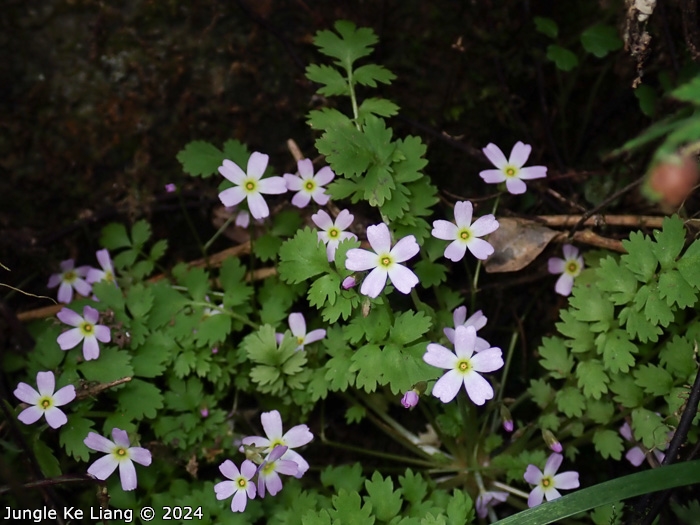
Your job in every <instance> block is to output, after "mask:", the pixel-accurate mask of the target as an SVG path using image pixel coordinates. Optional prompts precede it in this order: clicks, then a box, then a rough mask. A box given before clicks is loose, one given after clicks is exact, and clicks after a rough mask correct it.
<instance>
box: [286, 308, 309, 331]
mask: <svg viewBox="0 0 700 525" xmlns="http://www.w3.org/2000/svg"><path fill="white" fill-rule="evenodd" d="M289 328H290V330H291V331H292V335H294V336H295V337H304V336H305V335H306V321H305V320H304V316H303V315H302V314H300V313H299V312H294V313H291V314H289Z"/></svg>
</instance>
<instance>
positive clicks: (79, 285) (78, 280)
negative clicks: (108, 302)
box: [47, 259, 92, 304]
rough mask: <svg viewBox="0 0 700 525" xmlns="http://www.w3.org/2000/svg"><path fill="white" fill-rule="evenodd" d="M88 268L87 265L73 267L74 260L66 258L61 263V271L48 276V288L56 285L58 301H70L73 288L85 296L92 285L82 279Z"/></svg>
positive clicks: (66, 302) (88, 293)
mask: <svg viewBox="0 0 700 525" xmlns="http://www.w3.org/2000/svg"><path fill="white" fill-rule="evenodd" d="M89 269H90V267H89V266H79V267H78V268H75V261H73V259H66V260H65V261H63V262H62V263H61V272H60V273H55V274H53V275H52V276H50V277H49V283H48V285H47V286H48V287H49V288H56V287H57V286H58V302H59V303H65V304H68V303H70V302H71V301H72V300H73V290H75V291H76V292H78V293H79V294H80V295H84V296H85V297H87V296H88V295H90V292H91V291H92V286H90V285H89V284H88V283H87V282H86V281H85V279H84V278H85V277H86V276H87V274H88V270H89ZM59 285H60V286H59Z"/></svg>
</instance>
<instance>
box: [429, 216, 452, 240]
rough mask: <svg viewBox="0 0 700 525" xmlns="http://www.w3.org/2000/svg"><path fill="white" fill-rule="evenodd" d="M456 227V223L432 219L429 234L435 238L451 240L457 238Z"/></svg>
mask: <svg viewBox="0 0 700 525" xmlns="http://www.w3.org/2000/svg"><path fill="white" fill-rule="evenodd" d="M458 229H459V228H457V226H456V225H454V224H452V223H451V222H448V221H443V220H437V221H433V231H431V232H430V235H432V236H433V237H435V238H437V239H442V240H443V241H453V240H455V239H456V238H457V230H458Z"/></svg>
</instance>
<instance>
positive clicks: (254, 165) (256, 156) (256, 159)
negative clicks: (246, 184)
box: [247, 151, 270, 179]
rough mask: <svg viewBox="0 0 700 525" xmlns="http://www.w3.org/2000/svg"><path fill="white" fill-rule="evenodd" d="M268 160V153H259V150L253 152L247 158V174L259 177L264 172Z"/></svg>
mask: <svg viewBox="0 0 700 525" xmlns="http://www.w3.org/2000/svg"><path fill="white" fill-rule="evenodd" d="M269 160H270V157H269V156H268V155H265V154H264V153H260V152H259V151H256V152H254V153H253V154H252V155H251V156H250V158H249V159H248V169H247V172H248V176H249V177H255V178H256V179H260V178H261V177H262V176H263V173H265V169H266V168H267V162H268V161H269Z"/></svg>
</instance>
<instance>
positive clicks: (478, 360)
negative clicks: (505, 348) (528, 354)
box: [471, 348, 503, 372]
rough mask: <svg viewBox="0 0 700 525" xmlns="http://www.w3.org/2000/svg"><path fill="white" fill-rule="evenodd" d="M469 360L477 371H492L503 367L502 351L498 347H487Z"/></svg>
mask: <svg viewBox="0 0 700 525" xmlns="http://www.w3.org/2000/svg"><path fill="white" fill-rule="evenodd" d="M471 362H472V367H473V368H474V370H476V371H477V372H493V371H494V370H498V369H499V368H503V352H501V349H500V348H487V349H485V350H482V351H480V352H479V353H478V354H475V355H474V356H472V358H471Z"/></svg>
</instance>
